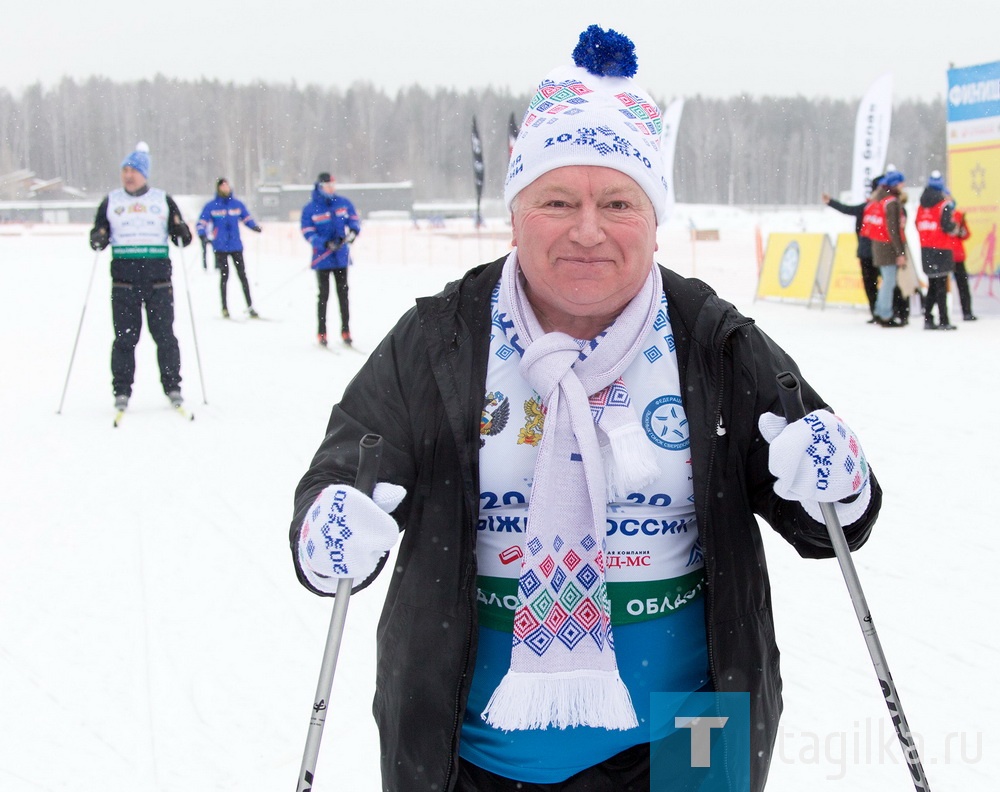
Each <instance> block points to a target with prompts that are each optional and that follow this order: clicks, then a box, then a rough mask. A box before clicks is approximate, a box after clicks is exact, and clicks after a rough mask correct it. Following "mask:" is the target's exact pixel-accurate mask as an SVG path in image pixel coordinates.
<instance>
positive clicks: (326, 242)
mask: <svg viewBox="0 0 1000 792" xmlns="http://www.w3.org/2000/svg"><path fill="white" fill-rule="evenodd" d="M301 228H302V235H303V236H304V237H305V238H306V241H307V242H309V244H310V245H312V262H311V266H312V268H313V269H314V270H316V282H317V284H318V285H319V296H318V299H317V304H316V313H317V319H318V326H317V331H316V332H317V340H318V341H319V343H320V344H322V345H323V346H326V344H327V335H326V306H327V302H328V301H329V299H330V273H331V272H332V273H333V279H334V281H335V282H336V284H337V302H338V303H339V305H340V337H341V340H343V342H344V343H345V344H351V343H352V339H351V309H350V304H349V303H348V297H347V267H348V265H349V264H350V263H351V253H350V245H351V244H352V243H353V242H354V240H355V239H356V238H357V236H358V234H359V233H360V232H361V223H360V221H359V220H358V213H357V210H355V208H354V204H353V203H351V202H350V201H349V200H348V199H347V198H345V197H344V196H342V195H337V180H336V179H335V178H334V177H333V176H331V175H330V174H329V173H326V172H323V173H321V174H319V176H317V177H316V184H315V185H314V186H313V194H312V200H311V201H310V202H309V203H307V204H306V205H305V206H304V207H303V209H302V221H301Z"/></svg>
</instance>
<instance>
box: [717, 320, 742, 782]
mask: <svg viewBox="0 0 1000 792" xmlns="http://www.w3.org/2000/svg"><path fill="white" fill-rule="evenodd" d="M753 323H754V322H753V320H752V319H748V320H746V321H744V322H741V323H739V324H736V325H733V327H731V328H729V330H727V331H726V334H725V335H724V336H723V337H722V343H721V344H720V345H719V396H718V400H717V401H716V404H715V416H714V418H715V421H714V425H715V431H714V432H713V433H712V444H711V451H710V452H709V455H708V480H707V481H706V482H705V490H706V491H705V503H706V504H707V503H711V484H712V471H713V470H714V469H715V453H716V448H717V446H716V443H717V442H718V438H719V437H721V436H722V435H724V434H726V431H727V430H726V428H725V427H724V426H723V424H722V400H723V394H724V393H725V363H726V361H725V354H726V345H727V344H728V343H729V339H730V338H731V337H732V335H733V333H735V332H736V331H737V330H740V329H741V328H744V327H749V326H750V325H752V324H753ZM713 552H714V548H713ZM705 555H706V558H707V557H708V549H707V547H706V548H705ZM707 588H708V592H707V593H708V619H707V624H706V627H705V638H706V643H707V644H708V673H709V676H710V677H711V679H712V688H713V691H714V693H715V697H716V703H718V694H719V690H718V686H717V684H716V680H717V679H718V678H719V674H718V670H717V669H716V667H715V652H714V651H713V648H712V632H713V628H712V625H713V624H714V623H715V597H714V596H713V595H712V591H711V589H712V587H711V585H709V586H707ZM722 744H723V751H724V752H725V756H726V758H725V761H724V763H723V768H724V770H725V773H726V779H727V788H728V787H729V785H731V784H732V778H731V776H730V773H729V743H728V741H727V740H726V733H725V732H723V733H722Z"/></svg>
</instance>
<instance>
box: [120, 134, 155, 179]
mask: <svg viewBox="0 0 1000 792" xmlns="http://www.w3.org/2000/svg"><path fill="white" fill-rule="evenodd" d="M149 164H150V163H149V146H148V145H147V144H146V143H145V142H143V141H141V140H140V141H139V142H138V143H136V144H135V151H133V152H132V153H131V154H129V155H128V156H127V157H126V158H125V159H123V160H122V165H121V166H122V167H123V168H126V167H127V168H133V169H134V170H137V171H139V173H141V174H142V176H143V178H144V179H148V178H149Z"/></svg>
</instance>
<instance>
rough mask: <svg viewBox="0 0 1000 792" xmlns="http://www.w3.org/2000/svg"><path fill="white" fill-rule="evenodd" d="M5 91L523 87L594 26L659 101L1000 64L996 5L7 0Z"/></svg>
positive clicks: (924, 84)
mask: <svg viewBox="0 0 1000 792" xmlns="http://www.w3.org/2000/svg"><path fill="white" fill-rule="evenodd" d="M4 5H5V7H4V10H3V13H2V18H0V87H4V88H7V89H8V90H11V91H13V92H14V93H20V91H21V90H22V89H23V88H24V87H25V86H27V85H31V84H34V83H36V82H41V83H42V84H43V85H45V86H51V85H53V84H54V83H56V82H58V81H59V80H60V79H61V78H62V77H64V76H69V77H72V78H74V79H76V80H84V79H86V78H87V77H90V76H93V75H98V76H104V77H109V78H111V79H113V80H116V81H128V80H136V79H142V78H150V77H153V76H155V75H156V74H157V73H160V74H163V75H165V76H168V77H177V78H182V79H192V80H198V79H201V78H202V77H204V78H207V79H218V80H221V81H223V82H230V81H233V82H238V83H247V82H254V81H257V80H263V81H266V82H281V83H289V82H291V81H292V80H294V81H295V82H296V83H297V84H298V85H300V86H301V85H306V84H317V85H322V86H333V85H339V86H342V87H346V86H348V85H350V84H351V83H352V82H355V81H358V80H367V81H370V82H371V83H373V84H375V85H376V86H380V87H382V88H385V89H387V90H389V91H391V92H394V91H395V90H396V89H398V88H400V87H402V86H408V85H412V84H414V83H417V84H420V85H423V86H425V87H437V86H441V87H446V88H451V87H454V88H459V89H466V88H476V87H486V86H488V85H493V86H495V87H507V88H510V89H511V90H514V91H517V92H525V93H527V92H528V91H530V90H532V89H533V88H534V86H535V84H537V82H538V81H539V79H540V78H542V77H543V76H544V75H545V74H546V73H547V72H548V71H549V69H550V68H552V67H553V66H556V65H559V64H563V63H569V62H570V53H571V52H572V49H573V46H574V45H575V43H576V39H577V37H578V35H579V33H580V32H581V31H582V30H583V29H584V28H586V27H587V26H588V25H590V24H599V25H601V26H602V27H605V28H608V27H611V28H614V29H615V30H618V31H619V32H621V33H624V34H626V35H627V36H629V37H630V38H632V40H633V41H634V42H635V44H636V52H637V54H638V58H639V73H638V80H639V83H640V84H641V85H643V86H644V87H646V88H647V89H648V90H649V91H651V92H652V93H653V95H654V96H656V97H657V98H659V99H661V100H662V101H667V100H669V99H672V98H674V97H692V96H695V95H697V94H701V95H703V96H715V97H728V96H733V95H738V94H750V95H753V96H796V95H803V96H807V97H817V96H832V97H835V98H847V99H850V98H860V96H861V95H862V94H863V93H864V91H865V89H866V88H867V86H868V85H869V83H871V82H872V81H873V80H874V79H875V78H876V77H877V76H878V75H880V74H882V73H884V72H887V71H890V72H892V73H893V81H894V88H895V90H894V99H896V100H899V99H904V98H917V99H933V98H935V97H939V96H943V95H944V93H945V91H946V89H947V69H948V66H949V63H952V64H954V65H955V66H971V65H975V64H978V63H986V62H991V61H995V60H1000V0H965V1H964V2H962V3H959V4H953V5H949V4H947V3H940V2H930V1H929V0H912V2H907V3H890V2H885V1H884V0H864V1H863V2H862V1H859V0H764V1H762V2H753V0H682V1H678V0H624V1H623V0H619V2H617V3H611V2H608V1H607V0H604V1H603V2H595V1H594V0H575V2H563V0H501V1H499V2H473V1H470V0H423V1H422V2H421V0H395V2H383V1H382V0H354V2H351V3H346V2H335V1H330V2H322V0H313V1H312V2H309V3H305V2H300V0H286V1H285V2H281V0H266V1H265V0H241V2H238V3H209V2H204V0H202V1H201V2H194V1H193V0H172V1H170V2H160V3H149V2H146V3H121V2H116V3H110V2H100V3H88V2H84V0H48V2H45V3H42V4H37V3H35V2H30V0H29V2H18V3H5V4H4Z"/></svg>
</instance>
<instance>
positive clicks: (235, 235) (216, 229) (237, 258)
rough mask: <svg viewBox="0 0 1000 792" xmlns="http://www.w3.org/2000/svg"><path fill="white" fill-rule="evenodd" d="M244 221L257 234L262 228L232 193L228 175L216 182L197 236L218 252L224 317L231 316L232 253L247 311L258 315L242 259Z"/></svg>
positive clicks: (216, 256) (202, 216) (254, 315)
mask: <svg viewBox="0 0 1000 792" xmlns="http://www.w3.org/2000/svg"><path fill="white" fill-rule="evenodd" d="M241 222H242V223H245V224H246V226H247V228H249V229H250V230H251V231H256V232H257V233H258V234H259V233H260V232H261V231H262V230H263V229H262V228H261V227H260V226H259V225H257V221H256V220H254V219H253V217H252V216H251V215H250V212H249V210H248V209H247V208H246V206H245V205H244V203H243V202H242V201H240V200H239V199H237V198H236V197H235V196H234V195H233V188H232V187H231V186H230V184H229V181H228V180H227V179H225V178H222V179H219V180H218V181H217V182H216V183H215V198H213V199H212V200H211V201H209V202H208V203H207V204H205V208H204V209H202V210H201V216H200V217H199V218H198V236H199V237H201V240H202V244H203V245H204V244H205V241H206V239H207V240H208V241H209V242H211V243H212V249H213V250H214V251H215V268H216V269H217V270H219V290H220V292H221V293H222V316H223V317H224V318H226V319H228V318H229V307H228V304H227V300H226V291H227V287H228V284H229V257H230V256H232V259H233V265H234V266H235V267H236V274H237V275H238V276H239V279H240V284H241V285H242V286H243V296H244V297H245V298H246V301H247V313H249V314H250V318H251V319H257V318H258V314H257V312H256V311H255V310H254V308H253V301H252V300H251V299H250V283H249V281H247V271H246V265H245V264H244V262H243V241H242V240H241V239H240V223H241Z"/></svg>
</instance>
